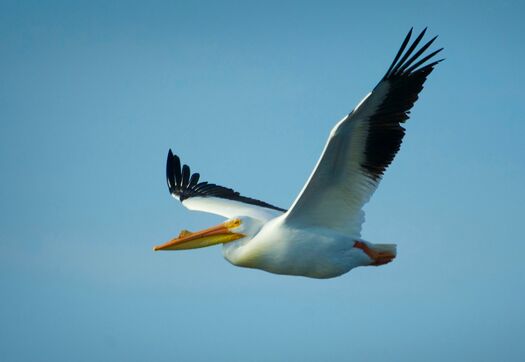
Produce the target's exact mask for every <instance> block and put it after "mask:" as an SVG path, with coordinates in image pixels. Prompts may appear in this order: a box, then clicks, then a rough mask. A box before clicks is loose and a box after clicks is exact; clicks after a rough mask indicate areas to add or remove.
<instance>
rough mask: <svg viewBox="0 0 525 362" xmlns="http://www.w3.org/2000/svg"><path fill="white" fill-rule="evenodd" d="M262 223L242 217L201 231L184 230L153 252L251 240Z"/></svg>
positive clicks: (155, 248)
mask: <svg viewBox="0 0 525 362" xmlns="http://www.w3.org/2000/svg"><path fill="white" fill-rule="evenodd" d="M261 226H262V223H261V222H260V221H258V220H256V219H254V218H251V217H247V216H241V217H234V218H231V219H229V220H226V221H225V222H223V223H220V224H219V225H216V226H212V227H210V228H208V229H204V230H201V231H196V232H191V231H188V230H182V231H181V232H180V233H179V236H178V237H176V238H174V239H172V240H170V241H168V242H167V243H165V244H162V245H159V246H156V247H154V248H153V250H155V251H157V250H186V249H197V248H204V247H206V246H212V245H216V244H226V243H230V242H232V241H236V240H239V241H245V240H250V239H251V238H253V237H254V236H255V234H257V232H258V231H259V230H260V228H261Z"/></svg>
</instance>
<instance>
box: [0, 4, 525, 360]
mask: <svg viewBox="0 0 525 362" xmlns="http://www.w3.org/2000/svg"><path fill="white" fill-rule="evenodd" d="M524 13H525V6H524V5H523V2H520V1H498V2H494V1H472V2H469V1H464V2H460V3H459V4H458V3H456V2H436V1H417V2H415V1H414V2H408V1H405V2H395V3H393V2H389V1H378V2H366V3H365V2H356V3H355V4H353V3H352V2H349V1H318V2H310V1H286V2H284V3H283V2H281V1H265V2H251V1H243V2H241V1H239V2H234V1H220V2H219V1H216V2H212V1H186V2H177V1H170V2H167V1H166V2H158V1H152V2H133V1H131V2H116V1H77V2H70V1H45V2H41V1H5V0H1V1H0V54H1V55H0V79H2V81H1V82H0V170H2V176H1V177H0V200H2V201H1V202H0V290H1V295H0V360H2V361H268V360H274V361H321V360H354V361H385V360H387V361H422V360H424V361H466V360H471V361H472V360H476V361H495V360H500V361H520V360H522V358H523V355H524V354H525V311H524V309H523V303H524V302H523V301H524V300H525V293H524V291H525V267H524V266H523V255H524V254H525V240H524V237H523V234H522V233H521V232H519V230H520V229H519V227H521V225H522V223H523V216H524V211H523V205H524V204H525V194H524V192H523V184H524V182H525V162H524V160H523V156H524V155H525V142H524V141H523V134H524V132H525V119H524V118H525V117H524V115H523V114H524V113H523V106H522V105H523V84H524V83H525V72H524V70H523V62H524V58H525V46H524V45H523V44H524V43H523V34H525V25H524V22H523V19H522V17H523V14H524ZM411 26H414V27H415V30H416V31H419V30H420V29H422V28H423V27H425V26H428V27H429V31H428V34H429V35H428V38H430V36H433V35H436V34H439V38H438V40H437V41H436V45H435V48H437V47H445V50H444V51H443V56H444V57H446V61H445V62H443V63H441V64H439V66H438V67H437V69H436V70H435V71H434V72H433V73H432V74H431V76H430V78H429V80H428V81H427V83H426V85H425V86H426V87H425V89H424V90H423V92H422V94H421V96H420V99H419V101H418V102H417V103H416V105H415V107H414V109H413V111H412V118H411V120H410V121H409V122H408V123H407V135H406V137H405V140H404V143H403V145H402V147H401V151H400V152H399V154H398V156H397V158H396V160H395V161H394V163H393V165H392V166H391V167H390V168H389V170H388V171H387V173H386V175H385V177H384V179H383V182H382V183H381V185H380V187H379V189H378V191H377V192H376V193H375V195H374V197H373V198H372V200H371V202H370V203H369V204H368V205H367V206H366V209H365V210H366V217H367V221H366V223H365V224H364V227H363V232H362V235H363V238H365V239H366V240H370V241H373V242H377V243H388V242H395V243H397V244H398V258H397V259H396V260H395V261H394V262H393V263H391V264H389V265H386V266H383V267H379V268H373V267H369V268H358V269H355V270H353V271H351V272H350V273H348V274H346V275H344V276H342V277H339V278H335V279H331V280H311V279H307V278H302V277H287V276H277V275H272V274H269V273H265V272H262V271H258V270H248V269H241V268H236V267H233V266H231V265H230V264H229V263H227V262H226V261H225V260H224V259H223V258H222V255H221V250H220V248H219V247H212V248H206V249H199V250H193V251H187V252H157V253H154V252H153V251H152V247H153V246H154V245H157V244H159V243H161V242H165V241H167V240H168V239H170V238H171V237H173V236H175V235H177V234H178V232H179V230H180V229H189V230H195V229H199V228H204V227H208V226H210V225H213V224H214V223H217V222H218V221H220V220H221V218H220V217H217V216H214V215H207V214H201V213H194V212H189V211H187V210H186V209H184V208H183V207H182V206H181V205H179V204H178V203H177V202H175V201H174V200H173V199H172V198H171V197H169V194H168V191H167V187H166V184H165V178H164V177H165V176H164V173H165V170H164V167H165V157H166V153H167V151H168V149H169V148H172V149H173V150H174V152H176V153H177V154H179V155H180V156H181V158H182V160H183V162H186V163H188V164H189V165H190V166H191V167H192V170H194V171H197V172H200V173H201V178H202V179H203V180H207V181H210V182H215V183H219V184H222V185H225V186H230V187H233V188H235V189H236V190H238V191H240V192H241V193H243V194H245V195H247V196H251V197H255V198H260V199H262V200H265V201H267V202H269V203H272V204H275V205H277V206H281V207H284V208H287V207H289V205H290V204H291V203H292V201H293V200H294V198H295V196H296V195H297V193H298V192H299V190H300V189H301V187H302V185H303V184H304V182H305V181H306V179H307V177H308V176H309V174H310V172H311V170H312V168H313V166H314V165H315V163H316V161H317V158H318V157H319V155H320V152H321V150H322V148H323V145H324V143H325V141H326V138H327V136H328V133H329V131H330V129H331V128H332V126H333V125H334V124H335V123H336V122H337V121H338V120H339V119H341V118H342V117H343V116H344V115H345V114H346V113H348V112H350V111H351V110H352V108H353V107H354V106H355V105H356V104H357V102H358V101H359V100H360V99H361V98H362V97H363V96H364V95H365V94H366V93H368V92H369V91H370V90H371V89H372V88H373V86H374V85H375V84H376V83H377V81H379V79H380V78H381V76H382V75H383V74H384V72H385V71H386V69H387V68H388V66H389V65H390V62H391V60H392V58H393V56H394V55H395V53H396V51H397V50H398V48H399V45H400V43H401V41H402V40H403V38H404V36H405V34H406V32H407V31H408V30H409V29H410V27H411Z"/></svg>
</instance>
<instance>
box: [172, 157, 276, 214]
mask: <svg viewBox="0 0 525 362" xmlns="http://www.w3.org/2000/svg"><path fill="white" fill-rule="evenodd" d="M199 177H200V175H199V174H198V173H194V174H191V171H190V167H189V166H188V165H183V166H182V167H181V163H180V159H179V157H178V156H177V155H174V154H173V152H172V151H171V150H169V152H168V159H167V161H166V181H167V183H168V188H169V191H170V193H171V195H172V196H173V197H175V198H176V199H178V200H180V201H181V202H182V205H184V206H185V207H187V208H188V209H190V210H195V211H204V212H209V213H212V214H217V215H221V216H224V217H227V218H232V217H235V216H250V217H253V218H255V219H259V220H261V221H268V220H270V219H273V218H274V217H276V216H279V215H282V214H283V212H285V211H286V210H284V209H281V208H280V207H277V206H273V205H270V204H268V203H266V202H264V201H260V200H257V199H253V198H250V197H246V196H242V195H240V194H239V193H238V192H236V191H234V190H232V189H230V188H227V187H223V186H219V185H215V184H210V183H208V182H199Z"/></svg>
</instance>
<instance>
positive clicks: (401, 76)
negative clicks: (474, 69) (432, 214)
mask: <svg viewBox="0 0 525 362" xmlns="http://www.w3.org/2000/svg"><path fill="white" fill-rule="evenodd" d="M425 32H426V28H425V29H424V30H423V31H422V32H421V33H420V34H419V35H418V36H417V38H416V39H415V40H414V42H413V43H412V44H411V45H410V46H409V47H408V50H406V52H405V49H406V48H407V45H408V44H409V42H410V37H411V35H412V29H410V31H409V32H408V34H407V36H406V37H405V39H404V41H403V43H402V44H401V47H400V48H399V51H398V52H397V54H396V56H395V57H394V61H393V62H392V64H391V65H390V67H389V68H388V71H387V72H386V74H385V76H384V77H383V79H381V81H380V82H379V84H378V85H377V86H376V88H377V87H379V86H380V85H382V84H383V83H388V86H389V88H388V93H387V94H386V96H385V97H384V99H383V101H382V102H381V104H380V105H379V106H378V108H377V110H376V112H375V113H374V114H373V115H372V116H371V117H370V119H369V130H368V137H367V140H366V146H365V159H364V160H363V161H362V163H361V167H362V168H363V169H364V170H365V171H366V172H367V173H368V174H369V176H370V177H371V178H372V179H373V180H376V181H377V180H378V179H380V178H381V176H382V175H383V173H384V171H385V170H386V168H387V167H388V166H389V165H390V163H391V162H392V160H393V159H394V156H395V155H396V153H397V152H398V151H399V148H400V146H401V142H402V141H403V136H404V135H405V129H404V128H403V127H402V126H401V124H402V123H404V122H405V121H406V120H407V119H408V117H409V116H408V115H409V113H410V109H411V108H412V107H413V105H414V102H415V101H416V100H417V99H418V95H419V92H421V90H422V89H423V83H424V82H425V80H426V79H427V76H428V75H429V74H430V73H431V72H432V70H433V69H434V66H435V65H436V64H438V63H439V62H441V61H442V60H443V59H440V60H437V61H434V62H432V63H429V64H426V65H424V63H425V62H426V61H428V60H429V59H431V58H432V57H434V56H435V55H436V54H438V53H439V52H440V51H441V50H443V48H441V49H438V50H436V51H433V52H431V53H430V54H428V55H426V56H424V57H423V58H421V59H419V58H420V57H421V56H422V55H423V54H424V53H425V51H426V50H427V49H428V48H429V47H430V45H431V44H432V43H433V42H434V40H436V38H437V36H436V37H434V38H432V39H430V41H428V42H427V43H425V44H424V45H423V46H422V47H421V48H420V49H419V50H417V51H416V52H415V53H414V51H415V50H416V48H417V46H418V45H419V43H420V42H421V40H422V39H423V36H424V35H425ZM412 53H414V55H413V56H412V57H410V55H411V54H412ZM420 66H421V67H420ZM374 89H375V88H374Z"/></svg>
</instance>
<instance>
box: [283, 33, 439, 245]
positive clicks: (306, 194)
mask: <svg viewBox="0 0 525 362" xmlns="http://www.w3.org/2000/svg"><path fill="white" fill-rule="evenodd" d="M425 31H426V29H425V30H423V32H421V34H420V35H419V36H418V37H417V38H416V39H415V40H414V42H413V43H412V44H411V45H410V46H409V47H408V50H406V48H407V45H408V43H409V42H410V37H411V35H412V29H411V30H410V31H409V33H408V34H407V36H406V38H405V40H404V41H403V44H402V45H401V48H400V49H399V51H398V53H397V55H396V56H395V58H394V61H393V62H392V65H391V66H390V68H388V71H387V72H386V74H385V76H384V77H383V79H381V81H380V82H379V83H378V84H377V86H376V87H375V88H374V90H373V91H372V92H371V93H370V94H368V95H367V96H366V97H365V98H364V99H363V100H362V101H361V102H360V103H359V104H358V105H357V107H356V108H355V109H354V110H353V111H352V112H351V113H350V114H349V115H348V116H346V117H345V118H344V119H342V120H341V121H340V122H339V123H337V124H336V125H335V127H334V128H333V129H332V132H331V133H330V136H329V138H328V142H327V144H326V146H325V149H324V151H323V153H322V155H321V158H320V159H319V161H318V163H317V166H316V167H315V169H314V171H313V173H312V174H311V176H310V178H309V180H308V181H307V183H306V185H305V186H304V188H303V190H302V191H301V193H300V194H299V196H298V197H297V199H296V200H295V201H294V203H293V205H292V207H291V208H290V210H289V211H288V213H287V214H286V221H287V222H288V223H300V224H301V225H311V226H319V227H327V228H331V229H335V230H339V231H341V232H344V233H347V234H350V235H359V234H360V231H361V224H362V223H363V221H364V212H363V211H362V207H363V205H364V204H365V203H367V202H368V200H369V199H370V197H371V196H372V194H373V192H374V191H375V190H376V188H377V186H378V184H379V181H380V180H381V177H382V176H383V172H384V171H385V170H386V168H387V167H388V165H390V163H391V162H392V160H393V159H394V156H395V155H396V153H397V152H398V150H399V147H400V145H401V142H402V140H403V136H404V135H405V129H404V128H403V127H402V126H401V124H402V123H404V122H405V121H406V120H407V119H408V115H409V113H410V109H411V108H412V106H413V105H414V102H415V101H416V100H417V99H418V94H419V92H420V91H421V90H422V89H423V83H424V82H425V80H426V78H427V76H428V75H429V74H430V73H431V72H432V70H433V69H434V66H435V65H436V64H437V63H439V62H440V61H441V60H443V59H440V60H437V61H432V62H430V63H427V61H429V60H430V59H431V58H432V57H433V56H435V55H436V54H437V53H439V52H440V51H441V50H442V48H441V49H438V50H436V51H434V52H431V53H430V54H428V55H424V53H425V51H426V50H427V49H428V47H429V46H430V45H431V44H432V43H433V42H434V40H435V39H436V37H434V38H432V39H431V40H430V41H429V42H427V43H426V44H425V45H423V46H422V47H421V48H420V49H419V50H417V51H416V48H417V46H418V45H419V43H420V41H421V39H422V38H423V35H424V34H425ZM405 50H406V51H405ZM425 63H427V64H425Z"/></svg>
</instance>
